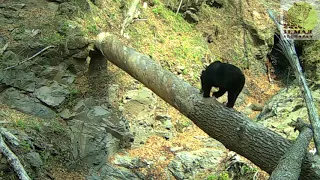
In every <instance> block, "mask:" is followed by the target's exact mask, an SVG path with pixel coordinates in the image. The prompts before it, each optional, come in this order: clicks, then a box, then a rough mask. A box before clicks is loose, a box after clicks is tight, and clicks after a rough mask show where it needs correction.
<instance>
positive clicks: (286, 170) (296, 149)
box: [269, 118, 313, 180]
mask: <svg viewBox="0 0 320 180" xmlns="http://www.w3.org/2000/svg"><path fill="white" fill-rule="evenodd" d="M296 128H297V129H299V131H300V134H299V136H298V138H297V140H296V142H295V143H294V144H293V145H292V146H291V147H290V148H289V150H288V151H287V152H286V154H285V155H284V156H283V157H282V158H281V159H280V161H279V164H278V165H277V167H276V169H275V170H274V171H273V172H272V174H271V176H270V179H269V180H278V179H279V180H295V179H298V178H299V175H300V172H301V163H302V160H303V158H304V157H305V155H306V153H307V150H308V145H309V143H310V140H311V138H312V135H313V133H312V130H311V129H310V127H309V126H308V125H307V124H305V123H304V122H303V121H302V120H300V119H299V118H298V121H297V122H296Z"/></svg>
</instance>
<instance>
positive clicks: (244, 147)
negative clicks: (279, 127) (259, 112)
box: [95, 33, 320, 179]
mask: <svg viewBox="0 0 320 180" xmlns="http://www.w3.org/2000/svg"><path fill="white" fill-rule="evenodd" d="M95 46H96V48H97V49H99V50H100V51H101V52H102V54H104V56H105V57H106V59H107V60H109V61H111V62H112V63H113V64H115V65H116V66H118V67H119V68H121V69H123V70H124V71H126V72H127V73H128V74H130V75H131V76H132V77H134V78H135V79H137V80H139V81H140V82H141V83H143V84H144V85H145V86H146V87H148V88H149V89H151V90H152V91H153V92H154V93H156V94H157V95H158V96H159V97H161V98H162V99H163V100H165V101H166V102H167V103H169V104H170V105H172V106H173V107H175V108H176V109H177V110H179V111H180V112H181V113H182V114H184V115H185V116H187V117H188V118H189V119H191V120H192V121H193V122H194V123H195V124H196V125H197V126H198V127H199V128H201V129H202V130H203V131H205V132H206V133H207V134H208V135H209V136H211V137H212V138H214V139H216V140H218V141H220V142H221V143H222V144H223V145H224V146H225V147H226V148H228V149H230V150H232V151H235V152H237V153H238V154H240V155H242V156H244V157H246V158H247V159H249V160H250V161H251V162H253V163H254V164H256V165H257V166H259V167H260V168H261V169H263V170H265V171H266V172H268V173H271V172H272V171H273V170H274V169H275V167H276V166H277V164H278V161H279V159H280V158H281V157H282V156H283V155H284V154H285V152H286V151H287V150H288V149H289V148H290V146H291V145H292V144H291V143H290V142H289V141H288V140H287V139H285V138H283V137H282V136H280V135H279V134H277V133H275V132H273V131H271V130H269V129H268V128H266V127H264V126H262V125H260V124H257V123H255V122H253V121H252V120H250V119H248V118H247V117H246V116H244V115H243V114H241V113H239V112H237V111H235V110H234V109H231V108H227V107H225V106H224V105H222V104H220V103H219V102H218V101H216V100H215V99H214V98H205V99H204V98H203V97H202V95H200V94H199V91H198V90H197V89H196V88H194V87H192V86H191V85H189V84H188V83H186V82H184V81H183V80H181V79H179V78H178V77H177V76H175V75H174V74H172V73H171V72H169V71H168V70H165V69H163V68H162V67H161V65H160V64H159V63H157V62H155V61H153V60H152V59H150V57H149V56H146V55H143V54H141V53H138V52H136V51H135V50H134V49H132V48H129V47H125V46H124V45H122V44H121V43H120V42H119V41H118V40H117V39H116V38H115V37H114V36H113V35H111V34H109V33H101V34H99V36H98V37H97V40H96V41H95ZM312 160H313V157H311V155H307V156H306V158H305V160H304V164H303V168H302V172H301V178H302V179H320V170H319V167H318V166H312V164H311V161H312ZM317 172H319V173H317Z"/></svg>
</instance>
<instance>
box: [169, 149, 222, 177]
mask: <svg viewBox="0 0 320 180" xmlns="http://www.w3.org/2000/svg"><path fill="white" fill-rule="evenodd" d="M222 158H223V151H220V150H212V149H207V148H204V149H200V150H197V151H191V152H185V151H183V152H178V153H176V157H175V158H174V160H172V161H171V162H170V164H169V165H168V168H169V171H170V172H171V173H172V175H173V176H174V177H175V178H176V179H179V180H180V179H194V177H195V175H196V174H198V173H199V172H202V171H204V170H205V169H209V168H212V169H214V168H215V167H216V166H217V165H218V164H219V161H220V160H221V159H222Z"/></svg>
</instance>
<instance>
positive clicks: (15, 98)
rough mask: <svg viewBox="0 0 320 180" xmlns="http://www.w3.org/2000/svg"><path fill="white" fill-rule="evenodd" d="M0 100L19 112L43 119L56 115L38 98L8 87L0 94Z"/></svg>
mask: <svg viewBox="0 0 320 180" xmlns="http://www.w3.org/2000/svg"><path fill="white" fill-rule="evenodd" d="M0 102H1V103H4V104H6V105H8V106H10V107H12V108H14V109H17V110H19V111H21V112H24V113H27V114H32V115H35V116H38V117H41V118H44V119H52V118H55V117H56V113H55V112H54V111H53V110H51V109H50V108H48V107H46V106H44V105H42V104H41V103H40V102H39V100H38V99H36V98H33V97H30V96H28V95H26V94H25V92H23V91H19V90H16V89H15V88H9V89H6V90H5V91H3V92H2V93H1V94H0Z"/></svg>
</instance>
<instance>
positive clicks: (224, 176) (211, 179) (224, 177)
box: [206, 172, 231, 180]
mask: <svg viewBox="0 0 320 180" xmlns="http://www.w3.org/2000/svg"><path fill="white" fill-rule="evenodd" d="M206 180H231V178H229V175H228V172H222V173H220V174H219V175H215V174H213V175H209V176H208V177H207V179H206Z"/></svg>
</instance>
